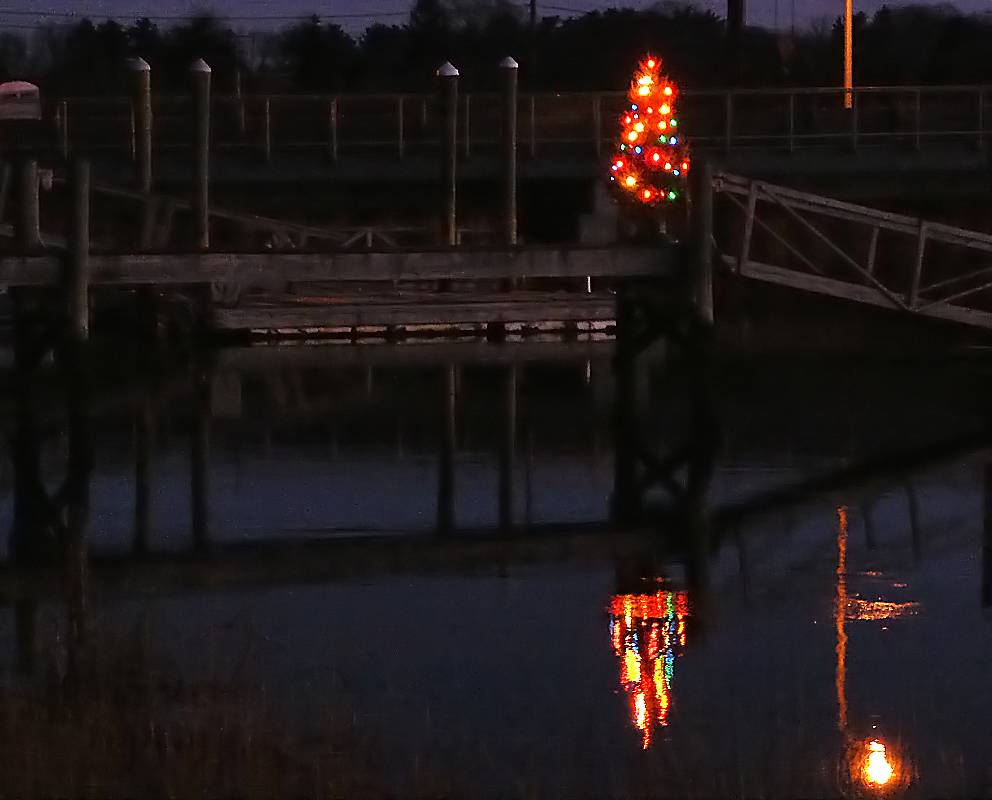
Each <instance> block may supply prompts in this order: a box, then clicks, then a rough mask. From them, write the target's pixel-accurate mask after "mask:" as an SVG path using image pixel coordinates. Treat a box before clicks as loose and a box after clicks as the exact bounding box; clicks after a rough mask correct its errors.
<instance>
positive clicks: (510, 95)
mask: <svg viewBox="0 0 992 800" xmlns="http://www.w3.org/2000/svg"><path fill="white" fill-rule="evenodd" d="M499 66H500V72H501V73H502V85H503V137H502V151H501V152H502V157H503V158H502V160H503V208H502V217H503V219H502V222H503V243H504V244H506V245H507V246H509V247H516V244H517V83H518V82H517V76H518V74H519V72H520V69H519V65H518V64H517V62H516V61H514V60H513V59H512V58H510V57H509V56H507V57H506V58H504V59H503V60H502V61H501V62H500V65H499Z"/></svg>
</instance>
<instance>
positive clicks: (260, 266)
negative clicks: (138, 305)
mask: <svg viewBox="0 0 992 800" xmlns="http://www.w3.org/2000/svg"><path fill="white" fill-rule="evenodd" d="M677 264H678V257H677V252H676V248H675V247H669V248H666V249H665V250H663V251H662V250H659V248H657V247H645V248H610V247H589V248H583V247H573V248H546V249H545V248H540V249H538V248H528V249H522V250H468V249H459V250H419V251H405V252H382V253H375V252H372V253H340V252H339V253H274V252H267V253H199V254H175V255H163V254H131V255H94V256H93V257H92V259H91V265H92V274H93V283H94V284H102V285H118V286H120V285H141V284H195V283H214V282H217V281H224V280H236V281H239V282H241V283H242V284H243V285H245V286H250V285H251V284H252V281H253V280H267V281H270V282H271V280H272V279H273V278H278V279H280V280H285V281H290V282H294V281H295V282H308V281H418V280H423V281H431V280H441V279H451V280H472V281H474V280H488V279H497V280H498V279H499V278H516V277H524V278H537V277H546V278H552V277H553V278H585V277H586V276H587V275H591V276H593V277H614V278H632V277H665V276H672V275H674V274H675V271H676V269H677ZM58 267H59V261H58V260H57V259H55V258H52V257H46V256H35V257H10V258H0V286H47V285H54V284H55V282H56V278H57V275H58Z"/></svg>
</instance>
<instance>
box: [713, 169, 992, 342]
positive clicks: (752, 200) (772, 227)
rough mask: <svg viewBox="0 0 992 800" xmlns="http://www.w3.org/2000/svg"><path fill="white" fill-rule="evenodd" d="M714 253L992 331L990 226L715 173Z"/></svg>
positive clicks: (843, 293)
mask: <svg viewBox="0 0 992 800" xmlns="http://www.w3.org/2000/svg"><path fill="white" fill-rule="evenodd" d="M713 189H714V192H715V197H716V200H717V209H718V210H717V212H716V213H717V219H718V224H717V225H716V229H715V233H714V240H713V245H714V248H715V252H716V254H717V261H718V263H719V264H722V265H723V267H724V269H725V270H726V271H728V272H730V273H731V274H733V275H735V276H738V277H742V278H747V279H749V280H754V281H762V282H765V283H772V284H777V285H779V286H785V287H789V288H792V289H798V290H801V291H804V292H811V293H815V294H820V295H826V296H829V297H836V298H840V299H843V300H848V301H852V302H856V303H860V304H863V305H870V306H878V307H880V308H886V309H891V310H893V311H897V312H901V313H903V314H908V315H912V316H915V317H921V318H923V317H926V318H935V319H944V320H950V321H952V322H958V323H963V324H965V325H970V326H974V327H978V328H984V329H992V265H990V264H989V263H988V254H989V253H992V234H988V233H983V232H980V231H974V230H967V229H964V228H959V227H955V226H953V225H947V224H945V223H942V222H937V221H933V220H927V219H922V218H919V217H913V216H909V215H906V214H896V213H892V212H888V211H882V210H879V209H877V208H870V207H868V206H861V205H856V204H853V203H847V202H842V201H839V200H835V199H832V198H828V197H823V196H820V195H815V194H810V193H808V192H803V191H798V190H796V189H790V188H787V187H785V186H777V185H774V184H771V183H768V182H765V181H760V180H751V179H748V178H745V177H741V176H739V175H732V174H726V173H724V174H717V175H716V176H715V177H714V181H713Z"/></svg>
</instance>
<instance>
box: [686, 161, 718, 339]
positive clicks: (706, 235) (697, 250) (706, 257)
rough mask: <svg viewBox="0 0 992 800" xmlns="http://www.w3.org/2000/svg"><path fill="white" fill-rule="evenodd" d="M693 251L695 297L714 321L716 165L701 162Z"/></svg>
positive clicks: (702, 314) (705, 318)
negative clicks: (714, 201)
mask: <svg viewBox="0 0 992 800" xmlns="http://www.w3.org/2000/svg"><path fill="white" fill-rule="evenodd" d="M693 175H694V182H693V186H692V195H691V199H692V227H693V230H692V241H693V245H692V252H691V258H692V260H693V265H692V276H693V282H694V286H693V298H694V301H695V305H696V313H697V315H698V316H699V319H700V321H702V322H703V323H704V324H708V325H712V324H713V167H712V166H711V165H710V164H709V163H708V162H703V163H702V164H699V165H698V166H697V167H696V168H695V171H694V173H693Z"/></svg>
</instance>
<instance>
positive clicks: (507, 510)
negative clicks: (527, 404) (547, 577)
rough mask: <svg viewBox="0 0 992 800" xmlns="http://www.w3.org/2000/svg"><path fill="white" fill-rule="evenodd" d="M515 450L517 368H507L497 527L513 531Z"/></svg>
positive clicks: (504, 388)
mask: <svg viewBox="0 0 992 800" xmlns="http://www.w3.org/2000/svg"><path fill="white" fill-rule="evenodd" d="M516 448H517V368H516V367H507V368H506V370H505V371H504V375H503V438H502V441H501V442H500V453H499V527H500V529H501V530H502V531H503V532H509V531H510V530H512V529H513V516H514V514H513V508H514V501H513V495H514V491H513V488H514V485H513V473H514V463H515V462H516Z"/></svg>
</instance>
